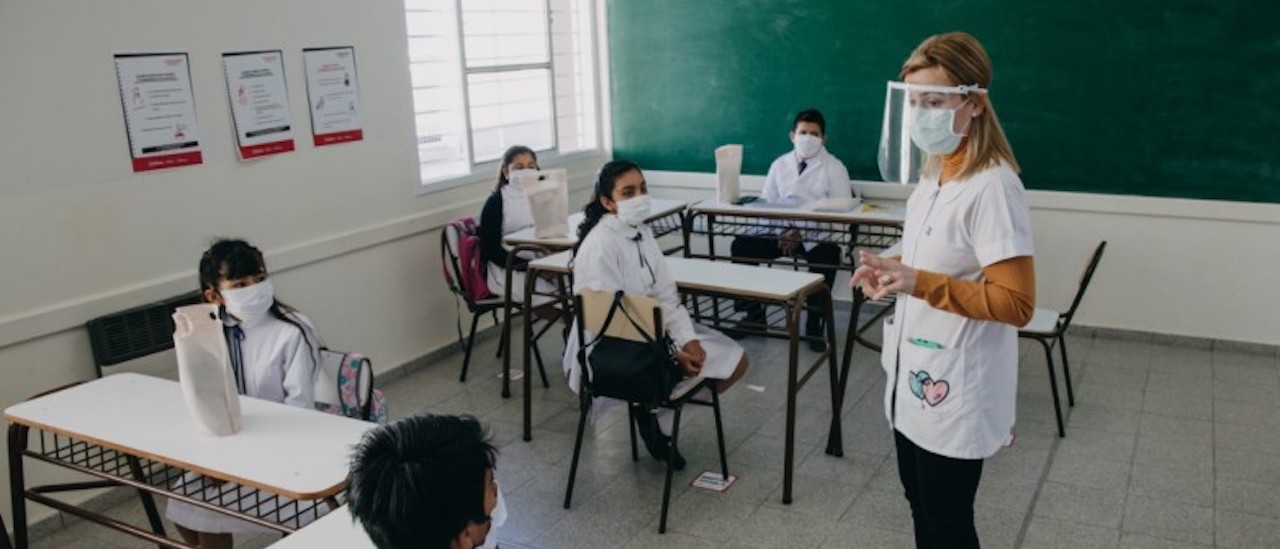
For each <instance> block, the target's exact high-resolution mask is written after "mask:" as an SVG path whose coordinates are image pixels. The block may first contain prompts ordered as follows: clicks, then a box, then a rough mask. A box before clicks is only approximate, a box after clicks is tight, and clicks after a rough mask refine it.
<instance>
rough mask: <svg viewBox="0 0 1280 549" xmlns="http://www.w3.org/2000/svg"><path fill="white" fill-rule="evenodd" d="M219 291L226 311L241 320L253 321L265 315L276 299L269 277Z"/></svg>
mask: <svg viewBox="0 0 1280 549" xmlns="http://www.w3.org/2000/svg"><path fill="white" fill-rule="evenodd" d="M219 293H221V294H222V303H223V304H224V305H226V307H227V313H228V314H230V315H232V316H234V317H236V318H238V319H240V321H241V322H253V321H255V320H258V319H261V318H263V317H265V316H267V314H268V313H269V312H270V310H271V304H272V303H275V300H276V291H275V286H274V285H272V284H271V279H269V278H268V279H266V280H263V281H262V282H259V283H257V284H254V285H252V286H245V287H244V288H234V289H230V290H222V291H220V292H219Z"/></svg>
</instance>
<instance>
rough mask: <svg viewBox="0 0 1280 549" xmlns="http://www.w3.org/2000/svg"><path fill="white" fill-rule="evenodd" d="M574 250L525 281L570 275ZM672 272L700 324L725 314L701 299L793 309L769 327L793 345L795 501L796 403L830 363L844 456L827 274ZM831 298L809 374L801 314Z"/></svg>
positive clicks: (789, 447)
mask: <svg viewBox="0 0 1280 549" xmlns="http://www.w3.org/2000/svg"><path fill="white" fill-rule="evenodd" d="M571 254H572V252H568V251H564V252H560V253H557V254H554V255H550V256H546V257H543V258H539V259H535V260H533V261H530V262H529V267H528V271H527V272H526V275H525V279H526V280H532V279H533V278H534V277H535V276H536V275H537V273H541V272H546V273H557V274H561V275H566V274H568V273H569V270H570V269H569V260H570V256H571ZM666 260H667V268H668V269H670V271H671V276H672V278H674V279H675V281H676V287H677V288H678V289H679V291H680V293H681V294H683V295H684V296H685V299H686V303H689V302H692V303H694V304H695V306H694V307H692V308H690V311H689V312H690V314H691V315H692V316H693V319H694V322H699V321H704V322H705V321H715V320H717V318H718V317H717V315H719V314H722V313H723V311H715V310H705V309H704V308H703V307H701V306H697V303H698V301H699V299H700V298H701V299H703V300H704V301H705V300H708V299H716V300H719V299H726V300H727V301H730V302H731V301H732V300H733V299H738V298H742V299H751V300H754V301H759V302H764V303H768V304H772V305H777V306H780V307H783V308H784V310H786V311H788V313H787V314H786V318H785V323H784V324H782V325H778V326H770V327H765V328H764V329H765V331H767V332H769V333H770V335H774V336H776V337H784V338H786V339H787V340H788V341H789V342H790V350H789V354H788V361H787V424H786V449H785V451H784V456H783V472H782V479H783V486H782V502H783V503H791V484H792V482H791V480H792V473H793V471H794V469H795V463H794V462H795V435H796V433H795V430H796V399H797V398H798V396H799V392H800V389H801V388H803V387H804V385H805V383H807V382H808V381H809V379H810V378H812V377H813V375H814V374H815V373H816V372H817V371H818V368H819V367H820V366H822V364H823V363H824V362H826V363H827V369H828V373H829V375H830V377H831V379H830V381H831V409H832V411H833V413H832V417H831V425H832V427H831V433H830V435H829V437H828V442H827V453H828V454H833V455H843V449H842V447H841V445H842V443H841V440H840V437H841V427H840V410H841V408H842V405H843V402H842V398H843V394H842V393H841V392H840V391H839V390H838V387H839V382H838V380H839V372H838V367H837V365H836V359H835V352H836V351H835V348H836V346H835V341H836V333H835V326H834V323H833V322H832V309H831V291H830V289H829V288H827V285H826V283H825V282H824V281H823V280H822V275H818V274H814V273H808V272H796V271H787V270H782V269H764V268H760V267H752V266H749V265H736V264H733V263H728V262H716V261H708V260H705V259H688V258H683V257H671V256H667V257H666ZM815 293H816V294H821V295H824V296H826V297H825V299H826V303H827V341H828V345H827V350H826V351H825V352H823V353H821V354H820V355H818V357H817V358H815V359H814V361H813V362H812V363H810V364H809V365H808V366H807V367H805V368H804V371H803V372H801V368H800V342H801V337H800V312H801V311H802V310H803V309H804V304H805V300H806V299H808V297H809V296H810V295H813V294H815ZM531 299H532V296H531V293H530V292H528V288H526V292H525V307H529V306H530V305H531ZM531 341H532V329H531V328H529V327H528V324H526V328H525V330H524V345H525V355H524V439H525V440H526V441H527V440H531V439H532V438H533V436H532V415H533V406H532V402H533V398H532V383H531V382H530V380H529V378H530V374H531V372H530V369H531V366H532V365H531V363H530V360H529V352H528V348H529V346H530V345H531Z"/></svg>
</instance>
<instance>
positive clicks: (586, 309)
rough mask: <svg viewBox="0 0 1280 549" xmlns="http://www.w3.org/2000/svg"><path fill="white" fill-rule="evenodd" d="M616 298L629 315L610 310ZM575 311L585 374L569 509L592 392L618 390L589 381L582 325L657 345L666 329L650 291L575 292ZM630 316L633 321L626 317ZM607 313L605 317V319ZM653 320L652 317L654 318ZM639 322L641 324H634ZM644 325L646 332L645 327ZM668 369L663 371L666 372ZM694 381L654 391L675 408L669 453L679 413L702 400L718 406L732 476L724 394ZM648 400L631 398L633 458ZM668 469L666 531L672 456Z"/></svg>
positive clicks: (724, 470) (724, 467) (720, 437)
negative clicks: (707, 395)
mask: <svg viewBox="0 0 1280 549" xmlns="http://www.w3.org/2000/svg"><path fill="white" fill-rule="evenodd" d="M614 299H621V300H623V305H622V307H623V308H625V309H626V311H630V314H629V315H623V314H616V315H613V316H612V317H609V315H608V311H609V310H610V307H611V306H612V304H613V301H614ZM573 309H574V315H575V316H576V317H577V321H578V326H580V327H583V329H579V330H578V349H579V351H578V365H579V367H581V372H582V375H581V376H579V385H578V397H579V399H580V402H579V406H578V408H579V410H580V413H579V415H578V434H577V438H575V439H574V443H573V460H572V461H571V462H570V465H569V483H568V486H566V487H565V494H564V508H565V509H568V508H569V506H570V503H571V501H572V499H573V485H574V481H575V480H576V479H577V474H578V457H579V456H580V455H581V453H582V437H583V432H584V430H585V428H586V425H587V415H589V414H590V413H591V405H592V400H593V398H594V397H597V396H601V397H612V398H617V397H616V396H614V395H608V394H599V393H597V392H595V391H594V390H593V387H592V385H591V380H590V379H589V378H590V377H591V376H589V375H588V372H589V369H588V367H587V349H586V340H585V335H584V329H585V330H586V331H590V332H592V333H596V334H601V333H603V334H605V335H608V336H610V337H617V338H621V339H626V340H630V341H638V342H641V343H648V342H652V344H655V345H663V349H664V351H665V349H666V347H665V345H664V343H663V342H664V341H665V339H664V338H665V333H664V330H663V329H662V326H663V324H662V308H661V306H660V305H659V304H658V302H657V301H656V300H654V299H651V298H648V297H640V296H629V295H622V292H621V291H619V292H616V293H615V292H598V291H585V292H582V293H580V294H578V295H575V296H574V307H573ZM643 311H652V315H645V314H642V312H643ZM628 316H629V317H630V319H631V320H630V321H628V320H627V318H626V317H628ZM606 319H607V320H606ZM650 320H651V321H652V323H651V324H650ZM633 322H634V323H637V324H633ZM641 330H643V333H641ZM664 375H665V372H664ZM695 379H696V381H689V380H686V381H685V382H681V383H679V384H671V383H667V384H665V386H672V385H674V388H673V389H672V390H671V392H670V393H669V394H666V395H656V404H655V406H656V407H658V408H667V409H670V410H672V412H673V414H674V418H673V423H672V427H671V437H670V439H669V442H668V446H667V455H668V456H672V455H675V453H676V450H677V448H678V443H679V439H680V413H681V411H682V410H683V409H684V405H685V404H689V403H692V404H699V405H703V406H710V407H711V409H712V410H714V411H715V419H716V442H717V443H718V444H719V449H720V472H721V474H722V475H723V477H721V478H725V479H727V478H729V465H728V460H727V459H726V457H725V445H724V427H723V424H722V422H721V416H720V396H719V395H718V394H717V393H716V391H715V386H714V385H713V384H712V381H713V380H708V379H697V378H695ZM704 387H705V388H707V389H708V391H709V392H710V393H711V400H709V401H708V400H699V399H695V398H694V396H695V395H697V394H698V393H699V392H701V390H702V388H704ZM648 404H649V403H640V402H634V401H628V402H627V422H628V424H629V426H630V427H629V430H630V432H631V460H632V461H637V460H639V459H640V454H639V451H638V450H637V448H636V423H635V422H636V418H637V414H647V413H649V410H648V409H647V407H646V406H647V405H648ZM666 461H667V474H666V480H665V481H664V484H663V488H662V516H661V520H660V521H659V523H658V533H660V534H661V533H666V531H667V510H668V509H669V508H670V505H671V479H672V475H673V474H674V472H675V465H674V461H675V460H673V459H667V460H666Z"/></svg>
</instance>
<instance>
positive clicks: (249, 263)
mask: <svg viewBox="0 0 1280 549" xmlns="http://www.w3.org/2000/svg"><path fill="white" fill-rule="evenodd" d="M266 271H267V263H266V261H265V260H264V259H263V257H262V251H261V250H259V249H257V248H255V247H253V245H252V244H249V243H248V242H245V241H244V240H239V239H233V238H223V239H219V240H216V241H214V243H213V245H212V246H209V249H208V250H205V252H204V255H202V256H200V289H202V290H216V289H218V281H219V280H222V279H224V278H225V279H228V280H236V279H240V278H244V277H246V276H254V275H258V274H260V273H264V272H266Z"/></svg>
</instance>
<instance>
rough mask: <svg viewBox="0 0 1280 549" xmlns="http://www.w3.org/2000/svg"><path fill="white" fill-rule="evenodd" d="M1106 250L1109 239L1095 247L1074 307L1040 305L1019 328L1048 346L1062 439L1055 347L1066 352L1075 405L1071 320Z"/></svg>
mask: <svg viewBox="0 0 1280 549" xmlns="http://www.w3.org/2000/svg"><path fill="white" fill-rule="evenodd" d="M1106 249H1107V241H1105V240H1103V241H1102V242H1099V243H1098V247H1097V248H1096V249H1094V251H1093V257H1092V258H1090V259H1089V264H1088V266H1086V267H1085V269H1084V274H1083V275H1081V276H1080V287H1079V288H1077V289H1076V297H1075V299H1074V300H1072V301H1071V308H1070V309H1067V311H1066V312H1063V313H1060V312H1058V311H1055V310H1053V309H1044V308H1040V307H1037V308H1036V310H1035V313H1034V314H1033V315H1032V316H1031V322H1029V323H1027V325H1026V326H1024V327H1022V329H1020V330H1018V337H1020V338H1026V339H1032V340H1035V341H1037V342H1039V343H1040V346H1041V347H1043V348H1044V358H1045V362H1046V363H1047V364H1048V367H1049V387H1050V389H1052V390H1053V413H1054V415H1055V416H1056V417H1057V420H1058V437H1059V438H1061V437H1065V436H1066V430H1065V429H1063V427H1062V403H1061V402H1060V400H1059V398H1058V381H1057V379H1056V378H1055V376H1054V373H1053V348H1054V346H1057V347H1058V350H1059V352H1060V353H1061V354H1062V376H1063V377H1065V378H1066V379H1067V404H1068V405H1070V406H1072V407H1074V406H1075V405H1076V396H1075V390H1074V389H1073V388H1072V383H1071V364H1070V363H1069V362H1068V361H1067V339H1066V336H1067V328H1070V327H1071V319H1072V318H1074V317H1075V314H1076V309H1077V308H1079V307H1080V302H1081V301H1083V300H1084V292H1085V290H1087V289H1089V281H1090V280H1093V273H1094V271H1096V270H1097V269H1098V263H1099V262H1100V261H1102V253H1103V252H1104V251H1106Z"/></svg>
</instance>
